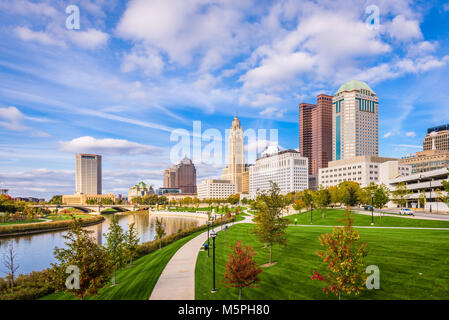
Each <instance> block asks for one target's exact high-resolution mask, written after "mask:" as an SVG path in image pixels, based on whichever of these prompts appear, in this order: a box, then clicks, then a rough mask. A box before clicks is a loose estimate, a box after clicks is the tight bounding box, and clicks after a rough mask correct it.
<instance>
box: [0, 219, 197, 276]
mask: <svg viewBox="0 0 449 320" xmlns="http://www.w3.org/2000/svg"><path fill="white" fill-rule="evenodd" d="M104 217H105V218H106V220H105V221H103V222H102V223H100V224H97V225H94V226H89V227H86V228H85V229H87V230H90V231H92V236H93V237H94V238H95V239H96V240H97V243H98V244H100V245H101V244H105V243H104V241H103V238H104V236H103V234H104V233H107V231H108V228H109V224H110V222H111V217H112V216H111V215H107V216H104ZM161 219H162V221H163V222H164V223H165V233H166V234H167V235H169V234H172V233H175V232H177V231H178V230H179V229H186V228H190V227H194V226H199V225H201V224H204V223H205V220H204V219H197V218H190V217H161ZM133 222H134V223H135V229H136V233H137V235H138V237H139V238H140V242H141V243H142V242H147V241H151V240H154V239H155V237H156V232H155V222H156V216H150V215H148V214H138V213H136V214H132V215H127V216H119V224H120V225H121V226H122V228H123V230H125V231H127V230H128V225H129V224H131V223H133ZM66 233H67V231H55V232H47V233H42V234H35V235H27V236H19V237H11V238H0V255H1V256H3V254H4V253H6V245H7V243H8V241H10V240H12V241H13V243H14V248H15V250H16V252H17V256H16V262H17V263H18V264H19V266H20V268H19V271H18V272H19V273H25V274H26V273H30V272H31V271H38V270H42V269H45V268H47V267H49V266H50V263H52V262H56V261H55V259H54V256H53V249H54V247H56V246H57V247H65V245H64V238H63V237H62V236H63V235H65V234H66ZM1 260H2V257H0V261H1ZM5 276H6V270H5V267H4V266H3V265H0V277H5Z"/></svg>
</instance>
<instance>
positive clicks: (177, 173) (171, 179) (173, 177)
mask: <svg viewBox="0 0 449 320" xmlns="http://www.w3.org/2000/svg"><path fill="white" fill-rule="evenodd" d="M164 189H179V191H180V193H188V194H195V193H196V189H197V188H196V168H195V165H194V164H193V162H192V160H190V159H189V158H187V156H186V157H184V159H182V160H181V162H180V163H179V164H176V165H174V166H173V167H172V168H168V169H165V170H164Z"/></svg>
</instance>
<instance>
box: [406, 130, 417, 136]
mask: <svg viewBox="0 0 449 320" xmlns="http://www.w3.org/2000/svg"><path fill="white" fill-rule="evenodd" d="M405 136H406V137H416V132H414V131H408V132H406V133H405Z"/></svg>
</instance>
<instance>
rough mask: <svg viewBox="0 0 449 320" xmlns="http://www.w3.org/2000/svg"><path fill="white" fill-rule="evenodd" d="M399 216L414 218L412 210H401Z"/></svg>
mask: <svg viewBox="0 0 449 320" xmlns="http://www.w3.org/2000/svg"><path fill="white" fill-rule="evenodd" d="M399 214H404V215H407V216H414V214H413V211H412V210H410V209H409V208H402V209H401V210H399Z"/></svg>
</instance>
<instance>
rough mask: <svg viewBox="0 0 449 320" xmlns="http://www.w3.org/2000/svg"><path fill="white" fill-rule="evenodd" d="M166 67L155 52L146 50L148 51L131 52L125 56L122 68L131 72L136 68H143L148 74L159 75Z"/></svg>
mask: <svg viewBox="0 0 449 320" xmlns="http://www.w3.org/2000/svg"><path fill="white" fill-rule="evenodd" d="M163 68H164V61H163V60H162V58H161V57H160V56H159V55H158V54H157V53H155V52H152V51H151V50H146V52H136V51H134V52H131V53H129V54H126V55H125V56H124V58H123V61H122V64H121V66H120V69H121V70H122V71H123V72H131V71H134V70H136V69H138V70H143V72H144V73H145V74H147V75H151V74H153V75H154V74H155V75H159V74H160V73H161V72H162V70H163Z"/></svg>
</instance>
